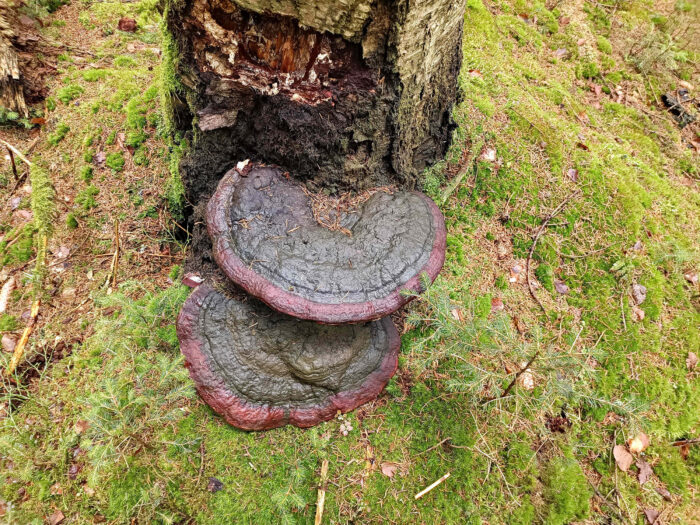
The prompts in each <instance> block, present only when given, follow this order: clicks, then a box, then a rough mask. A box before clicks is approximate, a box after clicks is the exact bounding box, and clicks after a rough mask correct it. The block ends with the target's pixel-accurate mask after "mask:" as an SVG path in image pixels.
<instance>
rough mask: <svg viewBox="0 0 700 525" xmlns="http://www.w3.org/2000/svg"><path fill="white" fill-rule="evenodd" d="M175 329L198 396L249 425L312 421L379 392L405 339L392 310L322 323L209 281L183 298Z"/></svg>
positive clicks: (234, 421) (233, 419)
mask: <svg viewBox="0 0 700 525" xmlns="http://www.w3.org/2000/svg"><path fill="white" fill-rule="evenodd" d="M177 333H178V337H179V339H180V346H181V349H182V352H183V354H184V355H185V360H186V366H187V368H188V369H189V372H190V376H191V377H192V379H193V380H194V382H195V385H196V388H197V391H198V392H199V394H200V396H201V397H202V398H203V399H204V400H205V401H206V402H207V404H209V406H211V407H212V408H213V409H214V410H215V411H216V412H218V413H219V414H221V415H222V416H223V417H224V418H225V419H226V421H228V422H229V423H230V424H232V425H234V426H236V427H239V428H242V429H245V430H266V429H270V428H275V427H279V426H282V425H285V424H292V425H296V426H299V427H310V426H313V425H316V424H318V423H320V422H322V421H327V420H329V419H332V418H333V417H334V416H335V415H336V414H337V412H338V411H341V412H348V411H350V410H353V409H354V408H356V407H358V406H360V405H362V404H364V403H366V402H368V401H370V400H372V399H374V398H375V397H377V395H379V393H380V392H381V391H382V389H383V388H384V387H385V386H386V384H387V383H388V381H389V379H390V378H391V377H392V376H393V375H394V372H395V371H396V367H397V359H398V358H397V356H398V350H399V346H400V339H399V334H398V332H397V331H396V328H395V327H394V325H393V323H392V322H391V320H390V319H388V318H385V319H383V320H381V321H374V322H370V323H364V324H354V325H342V326H331V325H322V324H318V323H313V322H309V321H302V320H298V319H295V318H292V317H289V316H286V315H284V314H280V313H277V312H273V311H272V310H270V309H269V308H267V307H266V306H265V305H264V304H262V303H259V302H257V301H255V300H250V301H240V300H238V299H235V298H233V297H231V296H230V295H229V294H228V293H226V292H222V291H218V290H216V289H214V288H213V287H212V286H210V285H209V284H206V283H205V284H202V285H200V286H199V287H198V288H197V289H196V290H195V291H194V292H193V293H192V295H191V296H190V297H189V298H188V300H187V301H186V302H185V305H184V306H183V308H182V311H181V312H180V315H179V317H178V320H177Z"/></svg>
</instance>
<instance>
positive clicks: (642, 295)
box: [632, 284, 647, 305]
mask: <svg viewBox="0 0 700 525" xmlns="http://www.w3.org/2000/svg"><path fill="white" fill-rule="evenodd" d="M632 297H633V298H634V302H635V303H637V304H638V305H639V304H642V303H643V302H644V300H645V299H646V298H647V288H646V286H644V285H641V284H633V285H632Z"/></svg>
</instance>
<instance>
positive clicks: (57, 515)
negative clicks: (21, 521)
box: [46, 510, 66, 525]
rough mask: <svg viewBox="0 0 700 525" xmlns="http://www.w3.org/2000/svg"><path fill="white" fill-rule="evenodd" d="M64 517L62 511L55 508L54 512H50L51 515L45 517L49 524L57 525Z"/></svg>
mask: <svg viewBox="0 0 700 525" xmlns="http://www.w3.org/2000/svg"><path fill="white" fill-rule="evenodd" d="M64 519H66V517H65V516H64V515H63V512H61V511H60V510H57V511H56V512H54V513H53V514H51V516H49V517H48V518H46V520H47V521H48V523H49V525H58V524H59V523H61V522H62V521H63V520H64Z"/></svg>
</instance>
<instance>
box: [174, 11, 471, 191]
mask: <svg viewBox="0 0 700 525" xmlns="http://www.w3.org/2000/svg"><path fill="white" fill-rule="evenodd" d="M464 3H465V0H235V1H231V0H189V1H181V2H179V3H173V4H172V5H171V6H170V7H169V9H168V12H167V13H166V21H167V27H168V30H169V33H170V35H171V36H172V37H173V38H174V42H175V43H176V46H175V53H176V67H175V70H174V74H175V77H176V80H177V81H178V82H179V83H180V85H182V86H183V87H184V89H185V90H186V91H187V92H188V95H187V97H181V98H186V99H187V101H188V103H187V104H185V103H183V104H181V107H180V110H181V111H180V112H179V116H180V118H179V120H178V121H179V122H180V125H181V126H182V127H183V129H185V128H187V127H188V126H191V125H192V123H194V126H195V130H196V133H195V140H194V143H193V148H192V150H191V152H190V154H189V155H188V156H187V158H186V159H185V160H184V162H183V163H182V165H181V168H182V172H183V173H182V175H183V179H184V182H185V188H186V193H187V198H188V200H189V201H190V202H191V203H193V204H195V205H196V204H197V203H198V202H199V201H200V200H201V199H202V198H204V197H207V196H208V194H210V193H211V192H212V191H213V188H214V187H215V185H216V183H217V182H218V180H219V179H220V178H221V176H222V175H223V173H225V172H226V171H227V170H228V169H230V168H231V167H232V166H233V165H235V163H236V162H237V161H240V160H243V159H246V158H251V159H253V160H257V161H260V162H267V163H274V164H277V165H279V166H281V167H283V168H285V169H287V170H289V171H290V172H291V173H292V174H293V175H294V176H295V177H298V178H300V179H302V180H305V181H306V182H307V184H308V185H309V186H310V187H311V188H315V189H325V190H328V191H339V190H362V189H365V188H368V187H372V186H377V185H382V184H389V183H392V184H397V185H399V186H401V187H405V188H412V187H415V186H416V185H418V176H419V174H420V172H421V171H422V170H423V168H425V167H426V166H427V165H429V164H431V163H433V162H434V161H435V160H436V159H438V158H440V157H441V156H442V155H443V154H444V152H445V149H446V147H447V143H448V139H449V131H450V122H451V119H450V111H451V108H452V105H453V104H454V102H455V99H456V96H457V75H458V73H459V67H460V64H461V35H462V22H463V14H464ZM188 115H189V117H192V120H190V119H189V118H188Z"/></svg>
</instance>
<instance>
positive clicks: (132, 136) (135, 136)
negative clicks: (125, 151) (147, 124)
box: [124, 131, 148, 148]
mask: <svg viewBox="0 0 700 525" xmlns="http://www.w3.org/2000/svg"><path fill="white" fill-rule="evenodd" d="M146 139H148V133H146V132H144V131H130V132H129V133H127V134H126V139H125V140H124V143H125V144H126V145H127V146H131V147H132V148H138V147H139V146H140V145H141V144H143V143H144V142H145V141H146Z"/></svg>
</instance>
